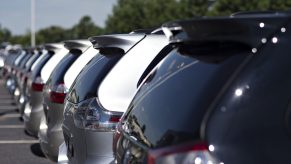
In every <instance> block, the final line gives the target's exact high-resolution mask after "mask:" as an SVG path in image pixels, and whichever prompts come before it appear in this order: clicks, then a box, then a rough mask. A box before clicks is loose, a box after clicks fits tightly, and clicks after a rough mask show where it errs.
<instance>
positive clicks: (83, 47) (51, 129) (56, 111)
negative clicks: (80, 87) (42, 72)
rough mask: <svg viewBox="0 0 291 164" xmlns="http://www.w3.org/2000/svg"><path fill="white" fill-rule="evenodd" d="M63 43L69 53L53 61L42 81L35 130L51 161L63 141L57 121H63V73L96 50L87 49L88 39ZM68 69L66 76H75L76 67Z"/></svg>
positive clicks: (64, 84) (64, 90)
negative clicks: (41, 113) (41, 114)
mask: <svg viewBox="0 0 291 164" xmlns="http://www.w3.org/2000/svg"><path fill="white" fill-rule="evenodd" d="M64 46H65V47H66V48H67V49H68V50H69V51H70V53H68V54H67V55H66V56H65V57H64V58H63V59H62V60H61V61H60V62H59V63H58V64H57V65H56V67H55V69H54V70H53V72H52V73H51V75H50V77H49V79H48V81H47V82H46V84H45V85H44V89H43V110H44V114H45V118H44V119H42V120H41V123H40V130H39V134H38V137H39V141H40V145H41V149H42V151H43V153H44V154H45V155H46V156H47V157H48V158H49V159H51V160H53V161H57V158H58V151H59V150H58V149H59V146H60V144H61V143H62V142H63V141H64V137H63V131H62V128H61V125H62V121H63V111H64V110H63V109H64V99H65V96H66V93H67V91H68V89H69V87H70V86H69V85H68V82H67V79H65V78H64V77H65V75H66V74H67V72H68V70H69V68H71V66H73V64H74V63H75V62H77V61H80V60H82V61H83V60H88V58H89V59H90V58H91V56H92V54H88V53H86V52H87V51H88V52H89V53H93V55H96V54H97V52H98V51H97V50H95V49H94V51H89V48H90V47H92V44H91V42H90V41H89V40H70V41H65V42H64ZM85 64H86V63H84V64H83V65H81V64H80V62H79V64H78V65H75V67H78V68H82V67H83V66H84V65H85ZM71 73H73V74H71V75H68V76H69V77H70V78H74V77H76V76H74V75H75V73H76V71H74V72H71Z"/></svg>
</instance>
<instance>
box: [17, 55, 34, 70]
mask: <svg viewBox="0 0 291 164" xmlns="http://www.w3.org/2000/svg"><path fill="white" fill-rule="evenodd" d="M31 56H32V55H31V54H26V55H25V57H24V58H23V59H22V60H21V62H20V64H19V68H24V66H25V63H26V62H27V61H28V60H29V58H30V57H31Z"/></svg>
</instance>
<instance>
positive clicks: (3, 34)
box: [0, 25, 11, 43]
mask: <svg viewBox="0 0 291 164" xmlns="http://www.w3.org/2000/svg"><path fill="white" fill-rule="evenodd" d="M10 37H11V32H10V31H9V30H8V29H7V28H2V27H1V25H0V43H1V42H7V41H8V40H9V39H10Z"/></svg>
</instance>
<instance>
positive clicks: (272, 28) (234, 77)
mask: <svg viewBox="0 0 291 164" xmlns="http://www.w3.org/2000/svg"><path fill="white" fill-rule="evenodd" d="M290 19H291V15H290V13H285V12H274V13H272V12H268V13H243V14H236V15H233V16H231V17H216V18H211V17H210V18H199V19H195V20H187V21H176V22H171V23H167V24H165V25H164V27H163V29H164V31H165V33H166V34H167V35H168V37H169V39H170V41H171V43H172V51H171V52H170V53H168V54H167V55H166V57H164V58H163V59H162V60H161V61H160V62H159V63H158V64H157V66H156V67H153V68H152V69H151V71H150V73H149V74H148V75H147V76H146V77H145V78H144V79H142V81H143V82H142V86H141V87H140V88H139V91H138V92H137V94H136V95H135V98H134V99H133V101H132V103H131V105H130V107H129V108H128V111H127V113H126V114H125V115H124V116H123V119H122V120H121V123H120V126H119V128H118V129H117V130H118V132H117V133H118V134H119V135H120V136H118V139H117V142H116V143H117V146H116V159H117V162H118V163H150V164H153V163H195V164H196V163H197V164H198V163H199V164H205V163H207V164H212V163H213V164H214V163H215V164H216V163H218V164H223V163H231V164H245V163H248V164H258V163H264V164H267V163H291V156H290V147H291V55H290V52H289V50H290V42H291V30H290V29H291V21H290Z"/></svg>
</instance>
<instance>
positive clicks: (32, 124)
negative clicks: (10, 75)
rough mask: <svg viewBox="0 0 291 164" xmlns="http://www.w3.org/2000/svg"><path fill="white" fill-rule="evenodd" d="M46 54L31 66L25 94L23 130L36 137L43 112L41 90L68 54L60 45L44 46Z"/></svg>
mask: <svg viewBox="0 0 291 164" xmlns="http://www.w3.org/2000/svg"><path fill="white" fill-rule="evenodd" d="M45 48H46V49H47V50H48V52H47V53H45V54H43V55H41V56H40V57H39V59H38V60H37V61H36V62H35V63H34V64H33V66H32V73H31V75H30V77H29V79H28V81H27V87H26V92H27V93H26V94H27V97H28V102H27V103H26V104H25V109H24V115H23V120H24V123H25V130H26V131H27V132H28V133H29V134H31V135H33V136H37V135H38V131H39V125H40V121H41V119H42V117H44V112H43V105H42V102H43V97H42V90H43V86H44V84H45V82H46V81H47V80H48V77H49V75H50V74H51V72H52V70H53V69H54V67H55V66H56V64H57V63H58V62H59V61H60V60H61V59H62V58H63V57H64V56H65V55H66V54H67V53H68V50H67V49H65V48H64V46H63V44H62V43H59V44H46V45H45Z"/></svg>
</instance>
